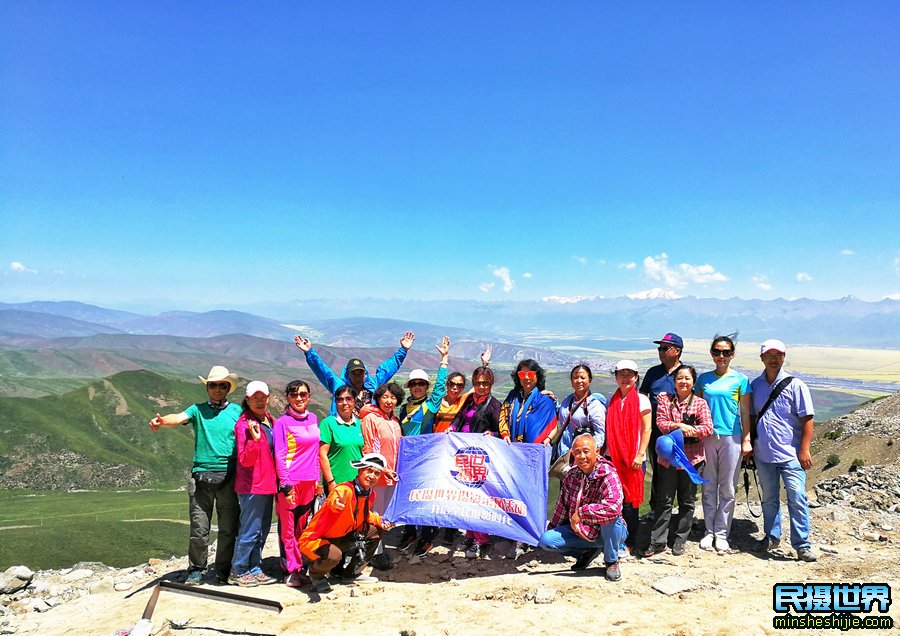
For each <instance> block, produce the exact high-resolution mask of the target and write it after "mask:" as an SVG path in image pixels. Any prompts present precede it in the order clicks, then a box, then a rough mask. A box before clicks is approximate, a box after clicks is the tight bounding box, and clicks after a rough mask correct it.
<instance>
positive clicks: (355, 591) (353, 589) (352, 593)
mask: <svg viewBox="0 0 900 636" xmlns="http://www.w3.org/2000/svg"><path fill="white" fill-rule="evenodd" d="M350 596H353V597H356V596H362V592H360V590H359V588H358V587H351V588H350Z"/></svg>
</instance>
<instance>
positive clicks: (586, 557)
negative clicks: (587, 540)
mask: <svg viewBox="0 0 900 636" xmlns="http://www.w3.org/2000/svg"><path fill="white" fill-rule="evenodd" d="M601 552H603V550H595V549H591V550H585V551H584V552H582V553H581V555H580V556H579V557H578V558H577V559H575V563H573V564H572V566H571V567H570V568H569V569H570V570H573V571H575V572H578V571H579V570H586V569H588V567H589V566H590V565H591V562H593V560H594V559H596V558H597V557H598V556H600V553H601Z"/></svg>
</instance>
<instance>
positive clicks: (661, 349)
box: [656, 345, 678, 353]
mask: <svg viewBox="0 0 900 636" xmlns="http://www.w3.org/2000/svg"><path fill="white" fill-rule="evenodd" d="M677 348H678V347H673V346H671V345H660V346H658V347H657V348H656V350H657V351H659V352H660V353H665V352H666V351H668V350H669V349H677Z"/></svg>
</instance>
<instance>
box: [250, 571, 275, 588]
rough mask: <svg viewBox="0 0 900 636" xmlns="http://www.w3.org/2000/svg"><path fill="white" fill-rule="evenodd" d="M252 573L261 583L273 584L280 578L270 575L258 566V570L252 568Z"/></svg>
mask: <svg viewBox="0 0 900 636" xmlns="http://www.w3.org/2000/svg"><path fill="white" fill-rule="evenodd" d="M251 574H253V578H255V579H256V582H257V583H259V584H260V585H271V584H272V583H278V579H276V578H274V577H271V576H269V575H268V574H266V573H265V572H263V571H262V569H259V568H257V569H256V570H251Z"/></svg>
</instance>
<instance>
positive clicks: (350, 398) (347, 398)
mask: <svg viewBox="0 0 900 636" xmlns="http://www.w3.org/2000/svg"><path fill="white" fill-rule="evenodd" d="M355 401H356V400H355V399H353V398H352V397H350V396H349V395H345V396H344V397H339V398H336V399H335V402H337V403H338V404H340V403H341V402H355Z"/></svg>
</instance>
